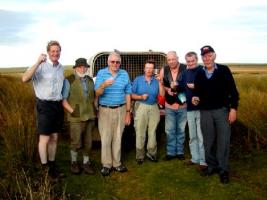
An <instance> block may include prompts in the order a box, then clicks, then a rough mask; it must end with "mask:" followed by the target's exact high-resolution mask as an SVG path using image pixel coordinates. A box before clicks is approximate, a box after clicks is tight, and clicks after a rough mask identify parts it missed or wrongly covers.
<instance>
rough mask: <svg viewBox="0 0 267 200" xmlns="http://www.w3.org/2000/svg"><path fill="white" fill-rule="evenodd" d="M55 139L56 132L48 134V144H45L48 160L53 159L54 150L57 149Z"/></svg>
mask: <svg viewBox="0 0 267 200" xmlns="http://www.w3.org/2000/svg"><path fill="white" fill-rule="evenodd" d="M57 139H58V134H57V133H53V134H51V135H50V138H49V141H48V146H47V149H48V160H49V161H55V157H56V151H57Z"/></svg>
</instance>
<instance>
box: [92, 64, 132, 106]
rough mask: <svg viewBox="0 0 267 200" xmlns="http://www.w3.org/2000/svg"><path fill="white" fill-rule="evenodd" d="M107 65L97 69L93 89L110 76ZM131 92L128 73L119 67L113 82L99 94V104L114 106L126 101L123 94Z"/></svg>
mask: <svg viewBox="0 0 267 200" xmlns="http://www.w3.org/2000/svg"><path fill="white" fill-rule="evenodd" d="M111 77H112V74H111V73H110V71H109V69H108V67H106V68H104V69H101V70H99V71H98V73H97V75H96V81H95V90H96V89H98V88H99V87H100V85H101V84H102V83H103V82H104V81H105V80H107V79H109V78H111ZM131 93H132V85H131V82H130V78H129V75H128V73H127V72H126V71H125V70H123V69H119V70H118V72H117V75H116V77H114V83H113V84H112V85H110V86H108V87H106V88H105V89H104V92H103V94H102V95H100V96H99V104H100V105H107V106H116V105H120V104H124V103H126V99H125V95H127V94H131Z"/></svg>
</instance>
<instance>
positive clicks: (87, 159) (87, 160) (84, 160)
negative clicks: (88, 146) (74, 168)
mask: <svg viewBox="0 0 267 200" xmlns="http://www.w3.org/2000/svg"><path fill="white" fill-rule="evenodd" d="M88 162H90V160H89V156H83V164H86V163H88Z"/></svg>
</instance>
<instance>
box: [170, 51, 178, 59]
mask: <svg viewBox="0 0 267 200" xmlns="http://www.w3.org/2000/svg"><path fill="white" fill-rule="evenodd" d="M168 55H174V56H175V57H176V58H178V56H177V53H176V51H169V52H168V53H167V56H168Z"/></svg>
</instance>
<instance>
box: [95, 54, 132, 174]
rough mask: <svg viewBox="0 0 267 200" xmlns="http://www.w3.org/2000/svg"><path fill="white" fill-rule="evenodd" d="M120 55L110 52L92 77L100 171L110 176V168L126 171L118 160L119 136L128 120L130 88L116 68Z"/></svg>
mask: <svg viewBox="0 0 267 200" xmlns="http://www.w3.org/2000/svg"><path fill="white" fill-rule="evenodd" d="M120 65H121V57H120V55H119V54H117V53H115V52H112V53H111V54H110V55H109V56H108V66H107V67H106V68H104V69H101V70H99V72H98V73H97V76H96V82H95V92H96V96H97V97H99V116H98V128H99V132H100V137H101V162H102V165H103V167H102V169H101V174H102V175H103V176H108V175H110V173H111V171H112V169H114V170H115V171H118V172H126V171H127V168H126V167H125V166H124V165H122V163H121V139H122V133H123V129H124V127H125V125H129V124H130V122H131V113H130V109H131V93H132V87H131V82H130V79H129V75H128V73H127V72H126V71H125V70H123V69H120Z"/></svg>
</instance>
